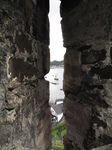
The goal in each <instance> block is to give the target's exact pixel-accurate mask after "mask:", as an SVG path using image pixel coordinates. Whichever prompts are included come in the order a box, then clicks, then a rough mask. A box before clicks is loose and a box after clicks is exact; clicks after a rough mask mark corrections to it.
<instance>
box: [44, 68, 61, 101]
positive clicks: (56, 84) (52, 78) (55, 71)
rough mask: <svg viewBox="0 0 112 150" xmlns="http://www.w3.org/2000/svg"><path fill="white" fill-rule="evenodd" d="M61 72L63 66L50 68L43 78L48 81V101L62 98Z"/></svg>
mask: <svg viewBox="0 0 112 150" xmlns="http://www.w3.org/2000/svg"><path fill="white" fill-rule="evenodd" d="M63 72H64V69H63V67H60V68H51V69H50V72H49V73H48V74H47V75H46V76H45V79H46V80H47V81H49V91H50V100H49V101H50V102H54V101H55V100H56V99H63V98H64V92H63Z"/></svg>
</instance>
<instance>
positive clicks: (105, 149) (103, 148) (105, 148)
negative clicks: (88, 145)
mask: <svg viewBox="0 0 112 150" xmlns="http://www.w3.org/2000/svg"><path fill="white" fill-rule="evenodd" d="M91 150H112V144H109V145H106V146H100V147H97V148H94V149H91Z"/></svg>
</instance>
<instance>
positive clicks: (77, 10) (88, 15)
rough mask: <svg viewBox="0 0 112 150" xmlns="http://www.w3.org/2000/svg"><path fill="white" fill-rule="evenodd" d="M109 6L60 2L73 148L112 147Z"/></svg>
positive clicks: (107, 3)
mask: <svg viewBox="0 0 112 150" xmlns="http://www.w3.org/2000/svg"><path fill="white" fill-rule="evenodd" d="M111 7H112V2H111V1H110V0H108V1H105V0H98V1H97V0H94V1H89V0H76V1H74V0H70V1H69V0H66V1H64V0H61V6H60V12H61V17H62V21H61V25H62V33H63V40H64V46H65V47H66V54H65V57H64V69H65V70H64V88H63V89H64V91H65V100H64V102H65V103H64V116H65V120H66V128H67V139H68V140H69V141H72V145H73V147H74V150H90V149H93V148H96V147H100V146H104V145H108V144H112V100H111V99H112V94H111V93H112V92H111V89H112V48H111V47H112V46H111V45H112V37H111V36H112V30H111V26H112V17H111ZM107 149H108V148H107ZM67 150H69V149H67Z"/></svg>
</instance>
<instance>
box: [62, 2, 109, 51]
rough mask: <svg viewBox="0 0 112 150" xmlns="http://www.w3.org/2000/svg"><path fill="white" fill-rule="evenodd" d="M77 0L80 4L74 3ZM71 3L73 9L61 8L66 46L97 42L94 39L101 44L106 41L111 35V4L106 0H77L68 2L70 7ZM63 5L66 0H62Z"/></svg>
mask: <svg viewBox="0 0 112 150" xmlns="http://www.w3.org/2000/svg"><path fill="white" fill-rule="evenodd" d="M76 2H77V4H78V5H75V4H74V5H73V3H76ZM65 3H67V2H65ZM69 3H70V4H71V7H72V9H68V11H67V12H66V13H64V11H63V9H61V10H62V13H61V14H62V21H61V24H62V32H63V38H64V46H65V47H68V46H72V45H77V44H80V45H85V44H87V43H88V44H91V45H93V44H96V43H95V42H94V41H97V42H98V43H99V44H103V42H106V41H107V39H108V36H109V31H107V30H108V29H109V28H110V25H109V23H108V13H107V11H108V9H109V5H111V4H109V2H108V3H106V1H105V0H103V1H102V0H101V1H100V0H99V1H97V0H95V1H94V2H93V1H86V0H85V1H84V0H83V1H80V0H77V1H75V2H73V1H72V2H68V3H67V5H68V7H69V5H70V4H69ZM62 5H64V1H62ZM65 5H66V4H65ZM67 5H66V7H67ZM73 6H74V7H73ZM108 12H109V11H108ZM109 13H110V12H109ZM103 48H104V47H103Z"/></svg>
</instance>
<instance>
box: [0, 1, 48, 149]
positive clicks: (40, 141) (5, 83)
mask: <svg viewBox="0 0 112 150" xmlns="http://www.w3.org/2000/svg"><path fill="white" fill-rule="evenodd" d="M48 12H49V1H48V0H41V1H40V0H37V1H35V0H28V1H27V0H15V1H12V0H5V1H4V0H0V149H1V150H7V149H16V150H22V149H28V150H33V149H36V150H37V149H38V150H49V149H50V147H51V115H50V108H49V104H48V102H49V83H48V82H47V81H45V80H44V76H45V75H46V74H47V73H48V72H49V64H50V63H49V61H50V55H49V47H48V46H49V20H48Z"/></svg>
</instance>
